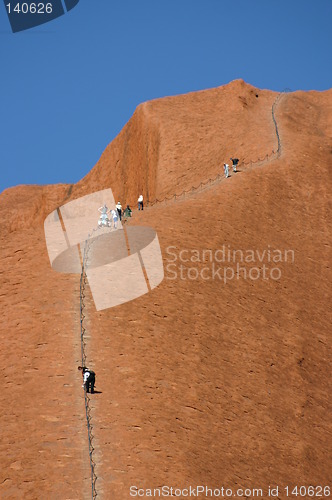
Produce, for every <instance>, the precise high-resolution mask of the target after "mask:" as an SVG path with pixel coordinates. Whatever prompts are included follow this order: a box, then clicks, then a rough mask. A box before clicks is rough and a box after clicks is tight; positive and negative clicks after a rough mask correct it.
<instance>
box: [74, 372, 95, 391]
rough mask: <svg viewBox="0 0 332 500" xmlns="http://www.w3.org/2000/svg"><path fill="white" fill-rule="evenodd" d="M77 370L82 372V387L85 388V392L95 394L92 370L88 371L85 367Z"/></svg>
mask: <svg viewBox="0 0 332 500" xmlns="http://www.w3.org/2000/svg"><path fill="white" fill-rule="evenodd" d="M78 369H79V370H80V371H81V372H82V375H83V386H82V387H85V390H86V392H89V391H90V388H91V394H93V393H94V392H95V382H96V374H95V372H94V371H93V370H90V369H89V368H87V367H86V366H79V367H78Z"/></svg>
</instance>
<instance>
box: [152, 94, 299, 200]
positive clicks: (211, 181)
mask: <svg viewBox="0 0 332 500" xmlns="http://www.w3.org/2000/svg"><path fill="white" fill-rule="evenodd" d="M288 92H291V90H290V89H288V88H287V89H284V90H283V91H282V92H280V93H279V94H278V96H277V97H276V99H275V101H274V103H273V104H272V120H273V124H274V127H275V133H276V136H277V144H278V147H277V150H276V151H275V150H274V149H273V150H272V151H271V153H267V154H266V155H265V156H264V157H263V158H258V159H256V160H250V161H248V162H243V163H241V165H242V166H243V167H247V166H250V167H251V166H252V165H256V164H257V163H260V162H266V161H268V160H271V159H272V158H274V159H275V158H279V157H280V154H281V141H280V135H279V130H278V124H277V120H276V117H275V108H276V106H277V104H278V102H279V100H280V99H281V97H282V96H283V95H284V94H285V93H288ZM223 177H224V176H223V175H222V174H217V176H216V177H214V178H212V179H208V180H207V181H205V182H203V181H202V182H201V183H200V184H199V185H198V186H192V187H191V188H189V189H187V190H185V189H184V190H183V191H182V192H181V193H175V194H173V195H172V196H169V197H168V196H165V197H164V198H162V199H161V200H159V199H158V198H156V199H154V200H147V202H146V206H147V207H153V206H154V205H157V204H160V203H166V202H167V201H169V200H174V201H176V200H179V199H180V198H185V197H186V195H188V194H194V193H196V192H197V191H199V190H201V191H203V190H204V188H205V187H207V186H209V187H211V186H213V185H215V184H218V183H219V182H221V180H222V179H223Z"/></svg>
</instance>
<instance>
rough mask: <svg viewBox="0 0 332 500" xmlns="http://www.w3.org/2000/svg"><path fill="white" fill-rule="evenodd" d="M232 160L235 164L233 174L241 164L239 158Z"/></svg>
mask: <svg viewBox="0 0 332 500" xmlns="http://www.w3.org/2000/svg"><path fill="white" fill-rule="evenodd" d="M230 160H231V161H232V163H233V165H232V166H233V172H237V166H238V164H239V159H238V158H230Z"/></svg>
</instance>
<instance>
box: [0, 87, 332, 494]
mask: <svg viewBox="0 0 332 500" xmlns="http://www.w3.org/2000/svg"><path fill="white" fill-rule="evenodd" d="M256 95H258V97H256ZM276 97H277V94H276V93H273V92H270V91H262V90H259V89H256V88H253V87H251V86H249V85H247V84H245V83H244V82H242V81H235V82H232V83H231V84H229V85H227V86H225V87H220V88H217V89H212V90H208V91H204V92H198V93H192V94H188V95H183V96H177V97H168V98H165V99H158V100H156V101H151V102H148V103H144V104H142V105H140V106H139V107H138V108H137V110H136V112H135V113H134V115H133V117H132V119H131V120H130V121H129V122H128V124H127V125H126V126H125V127H124V129H123V130H122V132H121V133H120V134H119V136H118V137H117V138H116V139H115V140H114V141H113V142H112V143H111V144H110V145H109V146H108V147H107V148H106V150H105V152H104V153H103V155H102V157H101V159H100V161H99V162H98V163H97V165H96V166H95V167H94V168H93V169H92V170H91V172H90V173H89V174H88V175H87V176H86V177H85V178H84V179H82V181H80V182H79V183H78V184H77V185H75V186H72V187H71V186H66V185H57V186H45V187H41V186H32V187H27V186H20V187H17V188H12V189H9V190H6V191H5V192H3V193H2V194H1V196H0V224H1V232H0V237H1V259H0V277H1V294H0V304H1V311H2V318H3V321H2V328H1V344H2V349H1V353H2V360H1V366H2V373H3V379H2V382H3V386H2V388H3V392H2V398H1V403H0V405H1V406H0V407H1V429H0V443H1V445H0V456H1V462H2V467H1V473H0V497H1V498H27V499H30V498H31V499H32V498H78V499H81V498H86V497H87V498H88V497H89V495H90V491H91V489H90V488H91V484H90V468H89V454H88V447H87V430H86V421H85V414H84V396H83V392H82V387H81V383H82V382H81V378H80V376H79V375H78V372H77V366H78V364H80V314H79V276H78V275H64V274H59V273H56V272H54V271H53V270H52V269H51V267H50V265H49V260H48V256H47V250H46V244H45V239H44V233H43V221H44V218H45V217H46V215H47V214H48V213H50V212H51V211H52V210H54V209H55V208H57V207H58V206H60V205H61V204H63V203H64V202H66V201H68V200H70V199H75V198H77V197H79V196H82V195H84V194H88V193H91V192H93V191H96V190H100V189H104V188H107V187H111V188H112V190H113V192H114V194H115V198H118V199H119V200H121V202H122V204H123V205H124V204H125V203H130V204H132V205H135V204H136V200H137V197H138V194H140V193H141V192H142V193H143V195H144V196H145V199H146V200H147V199H150V200H152V199H155V198H163V197H164V196H166V195H167V196H170V195H173V194H174V193H180V192H181V191H183V190H184V189H189V188H190V187H191V186H192V185H197V184H199V183H200V182H202V181H206V180H207V179H209V178H214V177H216V175H217V174H218V173H220V172H221V165H222V163H223V162H224V161H227V162H228V163H230V161H229V158H230V156H237V157H238V158H240V166H239V170H240V172H239V173H237V174H232V172H231V177H230V178H229V179H227V180H222V181H221V182H220V183H218V184H216V185H214V186H213V187H211V188H210V189H208V190H206V191H203V192H196V193H195V194H194V195H192V196H190V197H187V198H185V199H184V200H182V201H178V202H172V203H169V204H168V205H164V204H159V205H156V206H155V207H154V208H151V209H149V210H145V211H144V212H143V213H138V212H137V211H136V212H135V213H134V217H133V218H132V220H131V221H130V224H134V225H148V226H152V227H154V228H155V229H156V231H157V233H158V236H159V240H160V244H161V247H162V252H163V258H164V266H165V279H164V281H163V282H162V284H161V285H160V286H159V287H157V288H156V289H154V290H153V291H152V292H150V293H149V294H147V295H144V296H142V297H140V298H139V299H137V300H135V301H133V302H128V303H127V304H123V305H121V306H118V307H115V308H112V309H107V310H104V311H100V312H96V310H95V307H94V304H93V302H92V300H91V297H90V294H89V291H87V297H86V314H87V316H86V324H85V326H86V328H87V339H86V340H87V356H88V359H87V361H88V365H89V366H90V365H91V366H92V367H93V368H94V370H95V371H96V373H97V386H96V388H97V390H98V391H100V393H97V394H95V395H94V396H93V399H91V408H92V409H91V411H92V421H93V434H94V436H95V439H94V446H95V452H94V458H95V462H96V474H97V477H98V479H97V483H96V488H97V492H98V494H99V495H100V497H101V498H114V499H119V500H122V499H127V498H130V495H129V488H130V486H131V485H137V486H140V487H144V488H156V487H158V486H161V485H163V484H165V485H170V486H174V487H179V488H181V487H182V488H184V487H187V486H189V485H192V486H196V485H197V484H204V485H205V484H206V485H208V486H210V487H221V486H225V487H230V488H234V489H236V488H240V487H247V488H262V489H263V490H264V491H267V488H268V486H269V485H279V486H280V488H283V487H284V486H287V485H288V486H295V485H309V484H314V485H319V484H322V485H325V484H326V483H327V481H328V471H330V469H331V461H330V457H329V455H328V450H329V446H328V444H329V443H328V439H327V436H328V435H329V432H330V430H331V424H330V418H329V415H330V413H331V407H330V398H329V396H330V389H331V387H330V364H329V363H330V359H331V353H330V347H329V338H328V334H329V324H330V320H331V317H330V313H329V304H330V302H331V294H330V289H329V283H330V281H331V275H330V263H329V259H330V253H329V244H330V242H331V222H330V221H331V217H330V216H329V215H330V214H329V204H328V199H329V188H330V182H329V181H330V178H329V172H328V167H329V166H330V165H331V158H332V155H331V152H332V112H331V111H332V110H331V107H332V92H331V91H327V92H296V93H292V94H288V95H284V96H283V97H282V98H281V100H280V101H279V104H278V105H277V107H276V117H277V121H278V127H279V133H280V139H281V154H280V157H279V158H277V159H274V160H272V161H270V162H265V163H263V164H259V165H256V166H255V165H253V166H252V167H245V168H243V167H242V168H241V163H243V161H246V162H248V160H255V159H257V158H262V157H264V156H265V155H266V154H268V153H271V151H272V150H273V149H274V150H276V148H277V142H276V135H275V129H274V125H273V122H272V116H271V107H272V104H273V102H274V101H275V99H276ZM170 246H172V247H175V249H174V248H172V250H170V248H169V247H170ZM223 248H226V249H228V248H229V249H231V250H240V251H243V252H245V251H248V250H253V251H257V250H258V251H259V252H260V255H262V254H263V252H264V250H265V251H266V252H267V251H268V250H269V251H270V252H273V251H275V250H280V251H285V250H291V251H292V252H293V254H289V255H290V256H291V255H293V256H294V258H293V259H292V258H291V257H289V260H288V261H285V259H284V260H283V261H282V262H278V263H277V264H276V266H274V264H273V266H274V267H278V269H279V270H280V272H281V276H280V278H279V279H269V280H264V279H261V278H259V279H244V271H242V274H241V273H240V275H239V279H237V278H236V277H235V278H234V279H229V280H227V281H226V283H225V282H224V280H223V279H219V278H218V277H215V278H214V279H204V278H203V277H202V275H201V274H199V273H200V272H201V271H202V270H203V269H204V268H207V269H208V271H203V276H206V275H207V273H208V272H211V269H212V263H211V262H206V261H204V262H203V261H201V262H192V261H190V260H189V261H188V260H185V259H188V258H189V257H190V256H191V255H192V253H193V252H194V251H195V252H196V255H200V256H201V257H202V255H203V252H204V251H206V250H208V249H210V250H212V252H213V255H215V252H216V251H217V250H221V249H223ZM181 250H182V251H184V250H185V251H186V252H183V253H182V254H181V255H182V256H183V260H178V261H177V265H182V266H183V269H182V272H183V274H182V278H181V276H180V274H179V272H180V271H179V269H178V268H176V269H177V274H178V275H177V278H176V279H172V278H173V277H174V267H172V268H171V270H173V273H172V272H171V271H170V268H169V267H167V266H169V265H170V260H171V259H173V257H171V256H170V252H171V251H172V252H173V254H174V253H175V254H176V256H177V258H178V259H180V256H179V255H180V251H181ZM206 255H208V254H206ZM283 255H284V254H283ZM266 259H267V257H265V260H264V261H263V262H261V263H260V264H256V263H255V264H252V263H251V264H250V263H248V262H247V263H245V264H244V265H243V266H242V267H245V268H246V271H247V272H249V270H250V268H251V267H252V266H253V265H255V266H256V267H259V268H260V269H261V268H262V266H263V264H266V265H268V266H270V267H271V263H269V262H267V260H266ZM214 263H215V264H217V265H218V266H219V267H222V268H224V267H225V266H226V264H225V263H219V264H218V262H214ZM233 264H234V263H231V264H227V267H231V268H233V270H234V269H235V268H236V264H235V266H234V265H233ZM204 272H205V273H206V274H204ZM222 272H224V271H222ZM197 273H198V274H199V276H198V278H197V279H192V278H195V277H196V274H197ZM228 273H229V275H231V271H228ZM256 275H257V271H256ZM222 277H223V274H222ZM253 277H254V278H255V275H253ZM279 497H280V498H285V492H284V490H281V491H279ZM202 498H203V497H202Z"/></svg>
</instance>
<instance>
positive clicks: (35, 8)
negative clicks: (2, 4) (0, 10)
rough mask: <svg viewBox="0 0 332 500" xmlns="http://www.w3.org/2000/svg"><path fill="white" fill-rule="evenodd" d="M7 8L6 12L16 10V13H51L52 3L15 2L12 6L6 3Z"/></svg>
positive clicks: (9, 12)
mask: <svg viewBox="0 0 332 500" xmlns="http://www.w3.org/2000/svg"><path fill="white" fill-rule="evenodd" d="M6 7H7V9H8V14H11V13H13V12H16V13H17V14H51V12H52V10H53V5H52V3H50V2H49V3H31V4H30V5H29V4H27V3H22V4H19V3H16V4H14V7H13V8H12V4H10V3H8V4H7V5H6Z"/></svg>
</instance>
